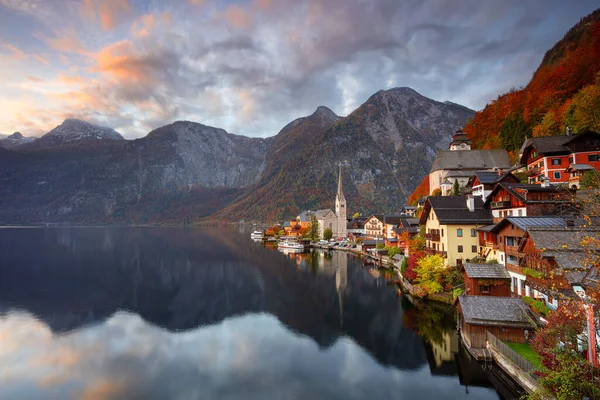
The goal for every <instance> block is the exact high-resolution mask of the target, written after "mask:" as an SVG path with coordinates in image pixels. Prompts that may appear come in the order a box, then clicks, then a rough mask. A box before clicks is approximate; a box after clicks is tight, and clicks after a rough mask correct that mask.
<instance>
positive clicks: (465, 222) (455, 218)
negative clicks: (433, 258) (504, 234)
mask: <svg viewBox="0 0 600 400" xmlns="http://www.w3.org/2000/svg"><path fill="white" fill-rule="evenodd" d="M491 223H492V213H491V211H490V210H486V209H484V208H483V200H482V199H481V198H480V197H472V196H469V197H467V198H465V197H462V196H443V197H434V196H429V197H428V198H427V201H425V206H424V208H423V213H422V214H421V219H420V221H419V225H424V226H425V241H426V244H425V246H426V248H425V251H426V252H427V253H429V254H441V255H442V256H443V257H444V258H445V259H446V265H458V264H460V263H462V262H464V261H466V260H471V259H473V258H475V257H477V255H478V249H479V238H478V233H477V228H479V227H482V226H485V225H489V224H491Z"/></svg>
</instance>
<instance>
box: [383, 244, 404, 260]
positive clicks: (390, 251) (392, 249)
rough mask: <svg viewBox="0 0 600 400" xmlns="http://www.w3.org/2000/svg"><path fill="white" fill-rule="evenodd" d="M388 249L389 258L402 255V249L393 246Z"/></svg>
mask: <svg viewBox="0 0 600 400" xmlns="http://www.w3.org/2000/svg"><path fill="white" fill-rule="evenodd" d="M386 249H387V251H388V257H389V258H392V257H394V256H395V255H396V254H402V249H400V248H399V247H395V246H391V247H386Z"/></svg>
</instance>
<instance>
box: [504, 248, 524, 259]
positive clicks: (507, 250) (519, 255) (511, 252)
mask: <svg viewBox="0 0 600 400" xmlns="http://www.w3.org/2000/svg"><path fill="white" fill-rule="evenodd" d="M504 252H505V253H506V254H509V255H511V256H515V257H517V258H522V257H523V253H521V252H519V246H504Z"/></svg>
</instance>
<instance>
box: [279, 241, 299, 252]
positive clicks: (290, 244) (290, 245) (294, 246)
mask: <svg viewBox="0 0 600 400" xmlns="http://www.w3.org/2000/svg"><path fill="white" fill-rule="evenodd" d="M277 247H278V248H280V249H291V250H304V245H303V244H302V243H298V242H294V241H291V240H282V241H280V242H279V243H277Z"/></svg>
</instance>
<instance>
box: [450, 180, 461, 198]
mask: <svg viewBox="0 0 600 400" xmlns="http://www.w3.org/2000/svg"><path fill="white" fill-rule="evenodd" d="M452 196H460V185H459V184H458V179H455V180H454V185H452Z"/></svg>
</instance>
